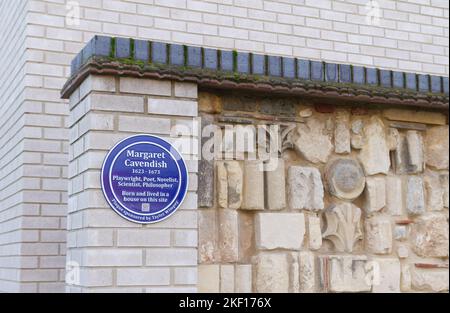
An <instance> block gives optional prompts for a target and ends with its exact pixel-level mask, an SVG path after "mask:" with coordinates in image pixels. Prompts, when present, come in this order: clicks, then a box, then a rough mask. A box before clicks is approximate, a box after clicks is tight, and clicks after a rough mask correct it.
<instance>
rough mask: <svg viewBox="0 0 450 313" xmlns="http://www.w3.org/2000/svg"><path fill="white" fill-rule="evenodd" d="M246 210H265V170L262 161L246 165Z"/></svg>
mask: <svg viewBox="0 0 450 313" xmlns="http://www.w3.org/2000/svg"><path fill="white" fill-rule="evenodd" d="M242 208H243V209H246V210H264V170H263V164H262V162H261V161H245V163H244V201H243V205H242Z"/></svg>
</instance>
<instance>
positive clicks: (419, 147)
mask: <svg viewBox="0 0 450 313" xmlns="http://www.w3.org/2000/svg"><path fill="white" fill-rule="evenodd" d="M406 142H407V145H408V161H409V162H408V165H409V167H410V168H411V169H412V171H413V172H414V173H420V172H422V170H423V162H424V158H423V140H422V135H421V134H420V132H418V131H415V130H408V131H407V132H406Z"/></svg>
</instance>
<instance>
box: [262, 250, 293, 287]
mask: <svg viewBox="0 0 450 313" xmlns="http://www.w3.org/2000/svg"><path fill="white" fill-rule="evenodd" d="M254 266H255V269H256V271H255V274H256V278H255V287H256V292H259V293H264V292H288V291H289V264H288V258H287V255H286V254H285V253H268V252H265V253H260V254H259V255H258V256H257V257H256V258H255V262H254Z"/></svg>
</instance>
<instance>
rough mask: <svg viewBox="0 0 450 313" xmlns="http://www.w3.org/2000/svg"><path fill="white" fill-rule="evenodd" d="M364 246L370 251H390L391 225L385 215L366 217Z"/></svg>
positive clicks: (383, 252)
mask: <svg viewBox="0 0 450 313" xmlns="http://www.w3.org/2000/svg"><path fill="white" fill-rule="evenodd" d="M365 225H366V247H367V249H368V250H369V252H371V253H375V254H390V253H391V252H392V225H391V220H390V218H389V217H387V216H383V215H377V216H373V217H370V218H368V219H366V223H365Z"/></svg>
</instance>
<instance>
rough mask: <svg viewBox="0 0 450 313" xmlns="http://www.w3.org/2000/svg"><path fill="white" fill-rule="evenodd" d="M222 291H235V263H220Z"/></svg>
mask: <svg viewBox="0 0 450 313" xmlns="http://www.w3.org/2000/svg"><path fill="white" fill-rule="evenodd" d="M220 292H222V293H232V292H234V265H231V264H222V265H220Z"/></svg>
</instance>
